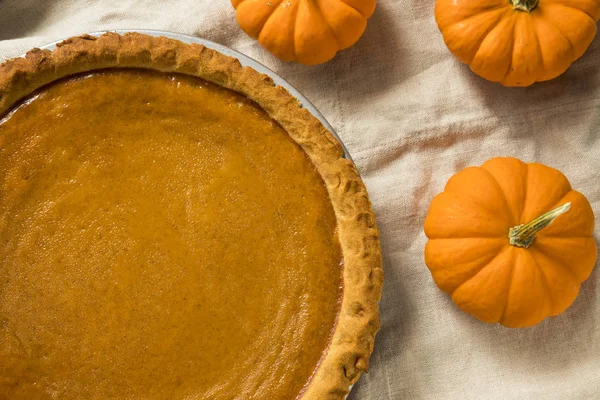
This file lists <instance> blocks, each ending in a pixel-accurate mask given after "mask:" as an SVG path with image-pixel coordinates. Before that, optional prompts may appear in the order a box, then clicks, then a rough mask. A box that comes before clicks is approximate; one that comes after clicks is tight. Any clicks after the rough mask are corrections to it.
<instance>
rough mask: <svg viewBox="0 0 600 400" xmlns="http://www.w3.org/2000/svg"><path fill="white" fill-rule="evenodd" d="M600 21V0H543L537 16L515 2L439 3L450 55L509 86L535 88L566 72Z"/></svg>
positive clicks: (535, 10) (437, 7)
mask: <svg viewBox="0 0 600 400" xmlns="http://www.w3.org/2000/svg"><path fill="white" fill-rule="evenodd" d="M513 1H514V0H513ZM522 1H529V0H522ZM599 18H600V1H599V0H539V3H538V4H537V7H535V8H533V9H532V10H531V12H527V11H520V10H515V9H514V7H513V5H512V4H511V1H509V0H437V1H436V4H435V19H436V21H437V23H438V26H439V28H440V31H441V32H442V35H443V36H444V41H445V42H446V45H447V46H448V48H449V49H450V51H451V52H452V53H454V55H455V56H456V57H457V58H458V59H459V60H460V61H462V62H463V63H465V64H469V66H470V67H471V69H472V70H473V72H475V73H476V74H477V75H479V76H481V77H483V78H485V79H487V80H490V81H493V82H500V83H501V84H503V85H505V86H529V85H531V84H533V83H534V82H539V81H546V80H549V79H553V78H555V77H557V76H559V75H560V74H562V73H563V72H565V71H566V70H567V68H569V66H570V65H571V64H572V63H573V61H575V60H576V59H578V58H579V57H581V56H582V55H583V53H584V52H585V51H586V49H587V48H588V46H589V45H590V43H591V42H592V40H593V39H594V36H595V35H596V30H597V28H596V22H597V21H598V19H599Z"/></svg>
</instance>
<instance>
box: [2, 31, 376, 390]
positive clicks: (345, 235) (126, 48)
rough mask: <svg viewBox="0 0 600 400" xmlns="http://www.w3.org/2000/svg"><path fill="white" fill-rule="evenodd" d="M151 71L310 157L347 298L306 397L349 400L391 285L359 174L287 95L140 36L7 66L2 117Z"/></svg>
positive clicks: (188, 49)
mask: <svg viewBox="0 0 600 400" xmlns="http://www.w3.org/2000/svg"><path fill="white" fill-rule="evenodd" d="M116 67H120V68H122V67H125V68H127V67H130V68H147V69H154V70H159V71H163V72H177V73H182V74H187V75H192V76H197V77H200V78H203V79H206V80H208V81H211V82H213V83H216V84H218V85H221V86H224V87H226V88H229V89H231V90H234V91H236V92H239V93H242V94H244V95H245V96H247V97H248V98H250V99H251V100H253V101H255V102H256V103H258V104H259V105H260V106H261V107H262V108H263V109H264V110H265V111H266V112H267V113H268V114H269V115H270V116H271V117H272V118H273V119H274V120H275V121H277V122H278V123H279V124H280V125H281V126H282V127H283V128H285V130H286V131H287V132H288V133H289V134H290V136H291V137H292V138H293V139H294V140H295V141H296V142H297V143H298V144H299V145H300V146H301V147H302V148H303V150H304V151H305V152H306V153H307V154H308V156H309V157H310V159H311V160H312V162H313V163H314V165H315V166H316V168H317V170H318V172H319V173H320V174H321V176H322V177H323V180H324V182H325V184H326V186H327V190H328V192H329V196H330V197H331V200H332V203H333V207H334V210H335V214H336V217H337V221H338V228H339V237H340V243H341V246H342V252H343V257H344V272H343V274H344V294H343V300H342V305H341V310H340V314H339V317H338V321H337V326H336V330H335V332H334V334H333V338H332V341H331V344H330V347H329V349H328V351H327V353H326V355H325V357H324V358H323V360H322V361H321V364H320V366H319V367H318V369H317V370H316V372H315V375H314V376H313V378H312V380H311V382H310V383H309V385H308V387H307V389H306V391H305V392H304V394H303V396H301V397H302V398H303V399H305V400H312V399H318V400H322V399H332V400H334V399H336V400H337V399H343V398H344V397H345V396H346V394H347V393H348V388H349V386H350V385H352V384H353V383H354V382H356V380H357V379H358V377H359V376H360V374H361V373H362V372H363V371H366V370H367V368H368V365H369V361H368V360H369V356H370V354H371V352H372V350H373V343H374V337H375V334H376V332H377V330H378V329H379V307H378V302H379V298H380V296H381V288H382V283H383V270H382V268H381V250H380V247H379V231H378V230H377V226H376V224H375V216H374V214H373V211H372V209H371V203H370V201H369V198H368V196H367V191H366V189H365V186H364V184H363V182H362V180H361V179H360V176H359V175H358V172H357V170H356V167H355V166H354V164H352V163H351V162H350V161H348V160H347V159H345V158H343V150H342V147H341V145H340V144H339V143H338V141H337V140H336V139H334V138H333V136H332V135H331V133H330V132H329V131H328V130H327V129H326V128H325V127H324V126H323V125H322V124H321V123H320V122H319V120H318V119H316V118H315V117H314V116H313V115H312V114H311V113H310V112H309V111H307V110H306V109H304V108H302V107H301V104H300V103H299V102H298V100H297V99H295V98H294V97H293V96H292V95H291V94H290V93H289V92H288V91H287V90H286V89H284V88H282V87H280V86H275V84H274V82H273V80H272V79H271V78H270V77H268V76H267V75H263V74H260V73H258V72H257V71H255V70H254V69H252V68H250V67H242V66H241V64H240V63H239V61H238V60H237V59H235V58H232V57H228V56H225V55H223V54H221V53H219V52H217V51H214V50H212V49H209V48H206V47H205V46H202V45H199V44H184V43H182V42H180V41H177V40H173V39H168V38H165V37H153V36H147V35H143V34H139V33H128V34H125V35H123V36H121V35H118V34H116V33H107V34H104V35H102V36H100V37H94V36H89V35H83V36H80V37H74V38H70V39H67V40H65V41H63V42H62V43H60V44H58V45H57V48H56V49H55V50H53V51H48V50H40V49H34V50H31V51H30V52H28V53H27V55H26V56H25V57H24V58H16V59H13V60H9V61H7V62H6V63H4V64H2V65H0V116H1V115H3V114H5V113H6V112H8V111H9V110H10V109H11V108H12V107H13V106H14V105H15V103H16V102H18V101H19V100H20V99H22V98H23V97H25V96H27V95H29V94H31V93H32V92H33V91H34V90H36V89H38V88H40V87H41V86H43V85H45V84H47V83H50V82H52V81H55V80H57V79H60V78H63V77H65V76H68V75H72V74H76V73H80V72H86V71H90V70H97V69H103V68H116Z"/></svg>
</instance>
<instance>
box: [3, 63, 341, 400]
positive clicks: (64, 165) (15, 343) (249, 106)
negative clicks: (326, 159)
mask: <svg viewBox="0 0 600 400" xmlns="http://www.w3.org/2000/svg"><path fill="white" fill-rule="evenodd" d="M0 260H1V262H0V399H11V400H20V399H26V400H31V399H46V398H48V399H50V398H52V399H54V398H56V399H63V400H68V399H77V400H80V399H108V398H119V399H234V398H235V399H294V398H297V397H299V396H300V395H301V393H302V391H303V389H304V388H305V387H306V385H307V384H308V382H309V381H310V379H311V376H312V374H313V372H314V371H315V369H316V368H317V366H318V364H319V360H320V359H321V358H322V357H323V355H324V353H325V352H326V350H327V347H328V344H329V341H330V339H331V334H332V332H333V329H334V326H335V323H336V317H337V314H338V310H339V307H340V301H341V293H342V289H341V285H342V278H341V264H342V255H341V250H340V245H339V243H338V239H337V234H336V218H335V215H334V211H333V208H332V205H331V201H330V199H329V196H328V194H327V190H326V188H325V186H324V183H323V181H322V179H321V177H320V176H319V174H318V173H317V171H316V170H315V167H314V166H313V164H312V163H311V161H310V160H309V158H308V157H307V155H306V154H305V153H304V152H303V151H302V149H301V148H300V147H299V145H298V144H296V143H295V142H294V141H293V140H292V139H291V138H290V137H289V136H288V134H287V133H286V132H285V131H284V130H283V129H282V128H281V127H280V126H279V125H278V124H277V123H275V122H274V121H273V120H272V119H271V118H269V116H268V115H267V114H266V113H265V112H264V111H263V110H262V109H260V108H259V107H258V106H257V105H256V104H255V103H253V102H251V101H249V100H247V99H246V98H245V97H243V96H241V95H239V94H237V93H234V92H231V91H228V90H226V89H223V88H221V87H219V86H216V85H213V84H210V83H207V82H205V81H203V80H201V79H198V78H192V77H187V76H182V75H167V74H159V73H154V72H148V71H142V70H107V71H101V72H95V73H90V74H86V75H82V76H78V77H72V78H70V79H67V80H63V81H59V82H55V83H53V84H51V85H50V86H48V87H46V88H43V89H42V90H41V91H38V92H37V93H36V94H35V95H33V96H32V97H30V98H29V99H28V100H27V101H25V102H24V103H22V104H21V105H20V106H18V107H17V108H16V109H14V110H13V111H12V112H11V113H9V114H8V115H6V116H4V119H2V120H1V122H0Z"/></svg>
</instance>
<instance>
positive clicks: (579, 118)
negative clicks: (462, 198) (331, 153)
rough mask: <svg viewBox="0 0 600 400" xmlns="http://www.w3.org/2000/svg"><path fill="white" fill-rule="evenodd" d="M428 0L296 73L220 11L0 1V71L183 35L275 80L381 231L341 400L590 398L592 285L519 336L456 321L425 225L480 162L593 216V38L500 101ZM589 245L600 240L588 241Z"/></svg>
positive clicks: (598, 387)
mask: <svg viewBox="0 0 600 400" xmlns="http://www.w3.org/2000/svg"><path fill="white" fill-rule="evenodd" d="M433 6H434V0H403V1H398V0H380V1H379V3H378V6H377V10H376V12H375V14H374V16H373V17H372V18H371V20H370V21H369V26H368V28H367V31H366V32H365V34H364V36H363V38H362V39H361V40H360V41H359V43H357V44H356V45H355V46H354V47H352V48H351V49H349V50H346V51H344V52H342V53H341V54H339V55H338V56H337V57H336V58H335V59H334V60H333V61H331V62H329V63H327V64H324V65H320V66H316V67H305V66H301V65H295V64H286V63H283V62H280V61H278V60H277V59H275V58H274V57H273V56H271V55H269V54H268V53H266V52H265V51H263V50H262V49H261V48H260V46H259V45H258V44H257V43H256V42H254V41H253V40H251V39H250V38H248V37H247V36H246V35H245V34H244V33H243V32H242V31H241V30H240V29H239V28H238V26H237V24H236V21H235V13H234V10H233V8H232V7H231V5H230V2H229V1H228V0H181V1H175V0H170V1H164V0H147V1H135V0H119V1H110V0H97V1H89V0H55V1H41V0H0V60H4V59H7V58H10V57H15V56H18V55H20V54H22V53H24V52H25V51H27V50H29V49H30V48H32V47H35V46H40V45H43V44H45V43H47V42H51V41H54V40H57V39H61V38H65V37H69V36H73V35H77V34H80V33H84V32H91V31H97V30H104V29H116V28H149V29H162V30H169V31H175V32H181V33H186V34H191V35H196V36H201V37H204V38H206V39H210V40H213V41H215V42H218V43H221V44H224V45H226V46H229V47H232V48H234V49H236V50H238V51H241V52H243V53H245V54H247V55H249V56H251V57H253V58H255V59H256V60H258V61H259V62H261V63H264V64H266V65H267V66H268V67H270V68H271V69H273V70H275V71H276V72H277V73H279V74H280V75H281V76H282V77H284V78H285V79H286V80H288V81H289V82H290V83H291V84H292V85H294V86H295V87H297V88H298V89H299V90H300V91H301V92H302V93H303V94H305V95H306V96H307V97H308V98H309V99H310V100H311V101H312V102H313V103H314V104H315V105H316V107H317V108H318V109H319V110H320V111H321V112H322V113H323V114H324V115H325V117H326V118H327V119H328V120H329V122H331V124H332V125H333V127H334V128H335V129H336V130H337V133H338V134H339V136H340V137H341V138H342V140H343V141H344V143H345V145H346V146H347V148H348V150H349V151H350V153H351V154H352V156H353V158H354V160H355V162H356V164H357V166H358V168H359V170H360V172H361V174H362V177H363V178H364V180H365V182H366V184H367V187H368V190H369V194H370V197H371V200H372V202H373V207H374V209H375V213H376V215H377V219H378V225H379V228H380V229H381V244H382V248H383V252H384V270H385V285H384V291H383V298H382V300H381V318H382V329H381V331H380V333H379V335H378V336H377V340H376V347H375V352H374V353H373V356H372V358H371V369H370V372H369V374H368V375H365V376H363V377H362V378H361V379H360V381H359V382H358V384H357V385H356V386H355V388H354V390H353V393H352V394H351V396H350V399H353V400H362V399H370V400H376V399H444V400H447V399H460V400H470V399H473V400H487V399H498V400H505V399H519V400H521V399H544V400H551V399H556V400H588V399H600V296H599V290H600V289H599V288H598V286H599V283H600V273H599V272H598V269H597V268H596V270H595V272H594V273H593V274H592V276H591V278H590V279H589V280H588V281H586V282H585V283H584V284H583V285H582V287H581V293H580V295H579V297H578V298H577V300H576V301H575V303H574V304H573V306H572V307H571V308H570V309H568V310H567V311H566V312H565V313H564V314H562V315H561V316H558V317H555V318H551V319H549V320H545V321H544V322H543V323H541V324H540V325H538V326H536V327H533V328H529V329H520V330H510V329H507V328H503V327H501V326H493V325H487V324H484V323H482V322H479V321H477V320H475V319H474V318H472V317H470V316H469V315H467V314H465V313H463V312H461V311H460V310H458V309H457V308H456V307H455V306H454V305H453V303H452V302H451V300H450V299H449V297H448V296H447V295H445V294H444V293H442V292H441V291H440V290H439V289H437V287H436V286H435V284H434V282H433V281H432V279H431V276H430V274H429V271H428V270H427V268H426V266H425V264H424V262H423V247H424V245H425V241H426V238H425V235H424V233H423V229H422V226H423V220H424V218H425V214H426V212H427V207H428V205H429V202H430V201H431V198H432V197H433V196H434V195H435V194H436V193H437V192H439V191H441V190H442V189H443V187H444V184H445V182H446V180H447V179H448V178H449V177H450V176H451V175H452V174H453V173H455V172H457V171H458V170H460V169H462V168H463V167H466V166H468V165H479V164H481V163H482V162H483V161H485V160H486V159H487V158H489V157H492V156H500V155H506V156H516V157H519V158H521V159H523V160H525V161H534V160H535V161H539V162H543V163H546V164H548V165H550V166H553V167H555V168H558V169H560V170H561V171H563V172H564V173H565V174H566V175H567V177H568V178H569V179H570V181H571V183H572V185H573V187H574V188H576V189H578V190H579V191H581V192H583V193H584V194H585V195H586V196H587V198H588V199H589V200H590V202H591V204H592V207H593V209H594V211H595V213H596V215H597V218H596V223H598V216H600V132H599V131H600V39H598V38H597V39H596V40H595V41H594V43H593V44H592V46H591V47H590V49H589V50H588V52H587V53H586V54H585V55H584V56H583V57H582V58H581V59H580V60H579V61H577V62H576V63H575V64H574V65H573V66H572V68H571V69H569V71H568V72H567V73H566V74H564V75H563V76H561V77H559V78H558V79H555V80H553V81H551V82H548V83H544V84H536V85H534V86H533V87H530V88H525V89H509V88H504V87H502V86H500V85H498V84H495V83H490V82H487V81H485V80H483V79H481V78H479V77H477V76H475V75H474V74H473V73H471V71H470V70H469V68H468V67H467V66H464V65H462V64H460V63H459V62H458V61H457V60H456V59H455V58H454V57H453V56H452V55H451V54H450V53H449V51H448V50H447V48H446V47H445V45H444V43H443V41H442V37H441V35H440V33H439V31H438V29H437V26H436V24H435V20H434V17H433ZM597 232H598V230H597Z"/></svg>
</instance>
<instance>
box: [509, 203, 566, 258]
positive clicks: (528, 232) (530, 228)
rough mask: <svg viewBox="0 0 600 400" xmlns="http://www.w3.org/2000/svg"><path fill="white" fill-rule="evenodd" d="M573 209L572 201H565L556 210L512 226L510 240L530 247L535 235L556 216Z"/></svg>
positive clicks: (519, 245)
mask: <svg viewBox="0 0 600 400" xmlns="http://www.w3.org/2000/svg"><path fill="white" fill-rule="evenodd" d="M570 209H571V203H565V204H563V205H562V206H560V207H557V208H555V209H554V210H551V211H548V212H547V213H545V214H543V215H540V216H539V217H537V218H536V219H534V220H533V221H531V222H529V223H527V224H523V225H518V226H515V227H513V228H510V229H509V231H508V242H509V243H510V244H511V245H513V246H517V247H524V248H528V247H529V246H530V245H531V243H533V240H534V239H535V235H536V234H537V233H538V232H539V231H541V230H542V229H544V228H545V227H547V226H548V225H550V224H551V223H553V222H554V220H555V219H556V218H558V217H559V216H561V215H563V214H564V213H566V212H567V211H569V210H570Z"/></svg>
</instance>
